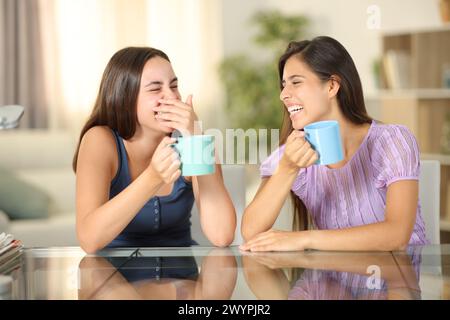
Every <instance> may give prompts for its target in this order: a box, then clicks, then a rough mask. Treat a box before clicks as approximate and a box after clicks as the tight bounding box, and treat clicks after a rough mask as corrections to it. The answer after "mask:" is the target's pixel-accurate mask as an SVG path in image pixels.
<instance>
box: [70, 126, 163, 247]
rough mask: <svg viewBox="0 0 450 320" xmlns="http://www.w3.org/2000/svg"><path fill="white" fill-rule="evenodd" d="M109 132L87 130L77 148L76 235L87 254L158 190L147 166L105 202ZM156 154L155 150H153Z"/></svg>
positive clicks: (111, 156)
mask: <svg viewBox="0 0 450 320" xmlns="http://www.w3.org/2000/svg"><path fill="white" fill-rule="evenodd" d="M108 130H109V129H106V128H101V127H95V128H93V129H91V130H89V131H88V132H87V133H86V134H85V136H84V137H83V140H82V142H81V145H80V151H79V155H78V165H77V179H76V180H77V186H76V193H77V195H76V202H77V236H78V240H79V241H80V246H81V247H82V248H83V250H85V251H86V252H88V253H93V252H95V251H97V250H100V249H102V248H103V247H105V246H106V245H107V244H108V243H110V242H111V241H112V240H113V239H114V238H115V237H116V236H117V235H118V234H120V232H121V231H122V230H123V229H124V228H125V227H126V226H127V225H128V224H129V223H130V221H131V220H132V219H133V218H134V217H135V216H136V214H137V213H138V212H139V210H140V209H141V208H142V207H143V206H144V204H145V203H146V202H147V201H148V199H150V198H151V197H152V196H153V195H154V194H155V193H156V192H157V191H158V189H159V188H160V187H161V185H162V184H163V181H162V180H161V178H160V175H159V174H157V173H156V171H155V170H153V167H152V166H149V167H148V168H147V169H146V170H144V172H143V173H142V174H141V175H140V176H139V177H138V178H137V179H135V180H134V181H133V182H132V183H131V184H130V185H129V186H128V187H127V188H125V189H124V190H123V191H122V192H120V193H119V194H118V195H117V196H115V197H114V198H113V199H111V200H109V189H110V183H111V180H112V179H113V177H114V175H115V172H112V171H113V169H112V168H113V167H114V166H113V161H114V159H115V157H117V155H116V151H115V142H114V140H113V139H114V138H113V137H112V135H111V133H110V132H108ZM155 153H156V151H155Z"/></svg>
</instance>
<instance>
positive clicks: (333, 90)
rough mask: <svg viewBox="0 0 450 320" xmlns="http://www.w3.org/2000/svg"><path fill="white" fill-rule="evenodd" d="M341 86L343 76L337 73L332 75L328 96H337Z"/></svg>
mask: <svg viewBox="0 0 450 320" xmlns="http://www.w3.org/2000/svg"><path fill="white" fill-rule="evenodd" d="M340 87H341V78H339V77H338V76H337V75H332V76H331V77H330V79H329V80H328V97H329V98H333V97H335V96H336V95H337V94H338V92H339V88H340Z"/></svg>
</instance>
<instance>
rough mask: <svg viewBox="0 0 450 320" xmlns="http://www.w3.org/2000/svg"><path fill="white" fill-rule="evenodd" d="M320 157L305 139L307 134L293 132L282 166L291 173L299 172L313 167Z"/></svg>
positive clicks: (287, 142) (286, 146) (287, 144)
mask: <svg viewBox="0 0 450 320" xmlns="http://www.w3.org/2000/svg"><path fill="white" fill-rule="evenodd" d="M318 159H319V156H318V154H317V152H316V151H315V150H314V149H313V148H312V147H311V145H310V144H309V142H308V141H306V139H305V132H304V131H300V130H293V131H292V132H291V134H290V135H289V136H288V138H287V140H286V145H285V149H284V154H283V157H282V158H281V161H280V166H281V167H282V168H284V169H286V170H288V171H289V172H298V170H299V169H301V168H306V167H309V166H311V165H313V164H314V163H315V162H316V161H317V160H318Z"/></svg>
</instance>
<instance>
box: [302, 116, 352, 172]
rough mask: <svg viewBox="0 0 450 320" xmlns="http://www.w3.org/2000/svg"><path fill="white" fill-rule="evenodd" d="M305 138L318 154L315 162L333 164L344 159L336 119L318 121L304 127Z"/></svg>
mask: <svg viewBox="0 0 450 320" xmlns="http://www.w3.org/2000/svg"><path fill="white" fill-rule="evenodd" d="M304 130H305V138H306V140H308V142H309V143H310V144H311V146H312V147H313V148H314V150H316V151H317V153H318V154H319V160H317V161H316V164H322V165H327V164H333V163H337V162H339V161H342V160H343V159H344V153H343V151H342V150H343V149H342V141H341V134H340V132H339V123H338V122H337V121H332V120H331V121H319V122H314V123H310V124H308V125H307V126H305V128H304Z"/></svg>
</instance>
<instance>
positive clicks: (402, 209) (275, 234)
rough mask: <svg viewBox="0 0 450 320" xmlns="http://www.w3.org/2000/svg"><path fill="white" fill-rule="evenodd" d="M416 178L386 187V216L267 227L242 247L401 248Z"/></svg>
mask: <svg viewBox="0 0 450 320" xmlns="http://www.w3.org/2000/svg"><path fill="white" fill-rule="evenodd" d="M417 203H418V182H417V181H416V180H403V181H397V182H395V183H393V184H391V185H390V186H389V187H388V190H387V196H386V210H385V219H384V221H382V222H379V223H373V224H368V225H363V226H358V227H351V228H347V229H338V230H309V231H300V232H285V231H276V230H270V231H267V232H263V233H260V234H258V235H257V236H255V237H253V238H252V239H251V240H250V241H248V242H247V243H246V244H245V245H244V246H242V248H243V249H244V250H251V251H273V250H286V251H290V250H304V249H317V250H339V251H368V250H369V251H392V250H404V248H405V247H406V246H407V245H408V243H409V240H410V238H411V234H412V231H413V229H414V224H415V221H416V210H417Z"/></svg>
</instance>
